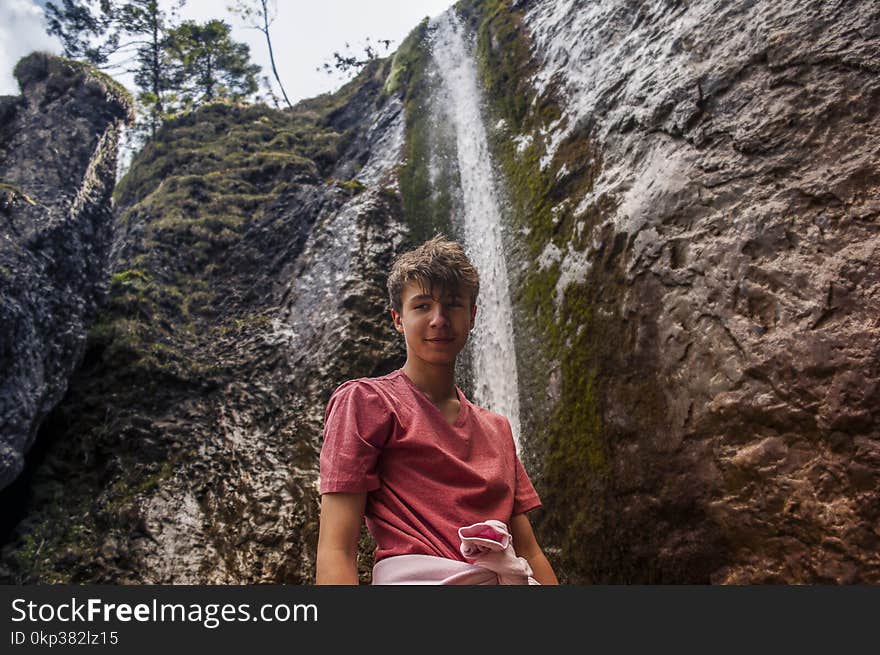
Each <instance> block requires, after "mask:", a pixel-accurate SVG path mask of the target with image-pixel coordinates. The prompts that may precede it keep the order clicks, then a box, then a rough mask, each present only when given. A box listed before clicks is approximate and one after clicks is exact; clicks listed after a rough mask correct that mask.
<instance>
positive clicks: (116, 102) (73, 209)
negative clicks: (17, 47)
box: [0, 53, 133, 489]
mask: <svg viewBox="0 0 880 655" xmlns="http://www.w3.org/2000/svg"><path fill="white" fill-rule="evenodd" d="M15 76H16V78H17V80H18V82H19V86H20V87H21V91H22V94H21V95H20V96H4V97H2V98H0V326H2V327H0V489H2V488H3V487H5V486H7V485H8V484H9V483H10V482H12V481H13V480H14V479H15V478H16V477H17V476H18V475H19V473H21V471H22V469H23V468H24V455H25V453H27V451H28V450H29V449H30V448H31V446H32V445H33V443H34V440H35V439H36V435H37V430H38V428H39V425H40V423H41V422H42V421H43V419H44V418H45V417H46V415H47V414H48V413H49V411H50V410H51V409H52V408H53V407H54V406H55V405H57V404H58V402H59V401H60V400H61V398H62V396H63V395H64V392H65V390H66V388H67V382H68V379H69V378H70V376H71V374H72V373H73V371H74V369H75V368H76V367H77V366H78V365H79V363H80V361H81V360H82V357H83V354H84V351H85V340H86V330H87V328H88V326H89V324H90V323H91V322H92V321H93V320H94V316H95V312H96V307H97V305H98V303H99V301H100V299H101V297H102V295H103V293H104V292H105V291H106V278H107V271H108V266H109V251H110V243H111V239H112V231H111V226H112V222H113V213H112V209H111V206H110V194H111V192H112V190H113V186H114V184H115V183H116V153H117V143H118V139H119V134H120V130H121V128H122V126H123V124H124V123H125V122H127V121H130V120H131V119H132V118H133V114H132V112H133V104H132V100H131V97H130V96H129V94H128V92H127V91H125V89H123V88H122V87H121V86H120V85H118V84H117V83H115V82H113V81H112V80H111V79H110V78H108V77H106V76H104V75H102V74H100V73H98V72H97V71H96V70H94V69H92V68H91V67H88V66H83V65H81V64H78V63H76V62H71V61H65V60H63V59H59V58H57V57H53V56H50V55H46V54H42V53H34V54H32V55H30V56H29V57H26V58H24V59H22V60H21V61H20V62H19V63H18V65H17V66H16V67H15Z"/></svg>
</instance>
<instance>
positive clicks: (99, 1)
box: [46, 0, 119, 66]
mask: <svg viewBox="0 0 880 655" xmlns="http://www.w3.org/2000/svg"><path fill="white" fill-rule="evenodd" d="M46 24H47V26H46V32H48V33H49V34H50V35H52V36H57V37H58V39H59V40H60V41H61V45H62V52H63V53H64V56H65V57H70V58H71V59H79V60H84V61H88V62H89V63H92V64H95V65H96V66H102V65H104V64H106V63H107V61H108V60H109V58H110V55H112V54H113V53H114V52H116V50H117V49H118V48H119V34H118V33H116V32H114V33H111V34H109V35H107V32H108V31H109V30H110V29H111V27H112V26H113V12H112V7H111V3H110V0H86V1H82V0H80V1H76V0H63V2H62V3H61V6H58V5H57V4H55V3H54V2H47V3H46ZM105 35H106V38H105Z"/></svg>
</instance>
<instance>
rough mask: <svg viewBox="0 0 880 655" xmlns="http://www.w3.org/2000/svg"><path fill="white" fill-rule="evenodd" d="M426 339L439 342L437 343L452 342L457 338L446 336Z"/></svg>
mask: <svg viewBox="0 0 880 655" xmlns="http://www.w3.org/2000/svg"><path fill="white" fill-rule="evenodd" d="M425 341H434V342H437V343H450V342H451V341H455V339H454V338H452V337H446V338H443V339H440V338H434V339H425Z"/></svg>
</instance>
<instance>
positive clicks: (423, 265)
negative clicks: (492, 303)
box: [388, 234, 480, 314]
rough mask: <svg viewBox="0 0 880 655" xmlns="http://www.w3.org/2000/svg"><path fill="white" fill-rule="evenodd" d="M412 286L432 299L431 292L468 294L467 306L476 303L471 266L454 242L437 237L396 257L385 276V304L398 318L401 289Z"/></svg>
mask: <svg viewBox="0 0 880 655" xmlns="http://www.w3.org/2000/svg"><path fill="white" fill-rule="evenodd" d="M412 282H416V283H418V285H419V286H420V287H421V288H422V289H423V290H424V291H426V292H427V293H430V294H431V295H434V288H435V287H440V288H442V289H443V291H445V292H447V293H451V294H453V295H462V294H465V293H466V294H468V295H469V296H470V305H471V306H474V305H475V304H476V302H477V294H479V292H480V275H479V273H477V269H476V268H474V265H473V264H471V262H470V260H469V259H468V257H467V255H466V254H465V252H464V248H462V247H461V244H459V243H458V242H456V241H450V240H448V239H447V238H446V237H445V236H444V235H442V234H438V235H437V236H435V237H434V238H433V239H430V240H428V241H425V242H424V243H423V244H422V245H420V246H419V247H418V248H415V249H414V250H410V251H408V252H405V253H403V254H402V255H400V256H399V257H398V258H397V259H396V260H395V261H394V264H393V265H392V266H391V272H390V273H389V274H388V300H389V301H390V303H391V307H393V308H394V311H396V312H397V313H398V314H399V313H400V312H401V304H402V303H401V300H402V298H401V296H402V294H403V289H404V287H406V285H407V284H410V283H412Z"/></svg>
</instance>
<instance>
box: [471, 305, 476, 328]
mask: <svg viewBox="0 0 880 655" xmlns="http://www.w3.org/2000/svg"><path fill="white" fill-rule="evenodd" d="M476 318H477V306H476V305H474V308H473V309H472V310H471V330H473V329H474V322H475V319H476Z"/></svg>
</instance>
